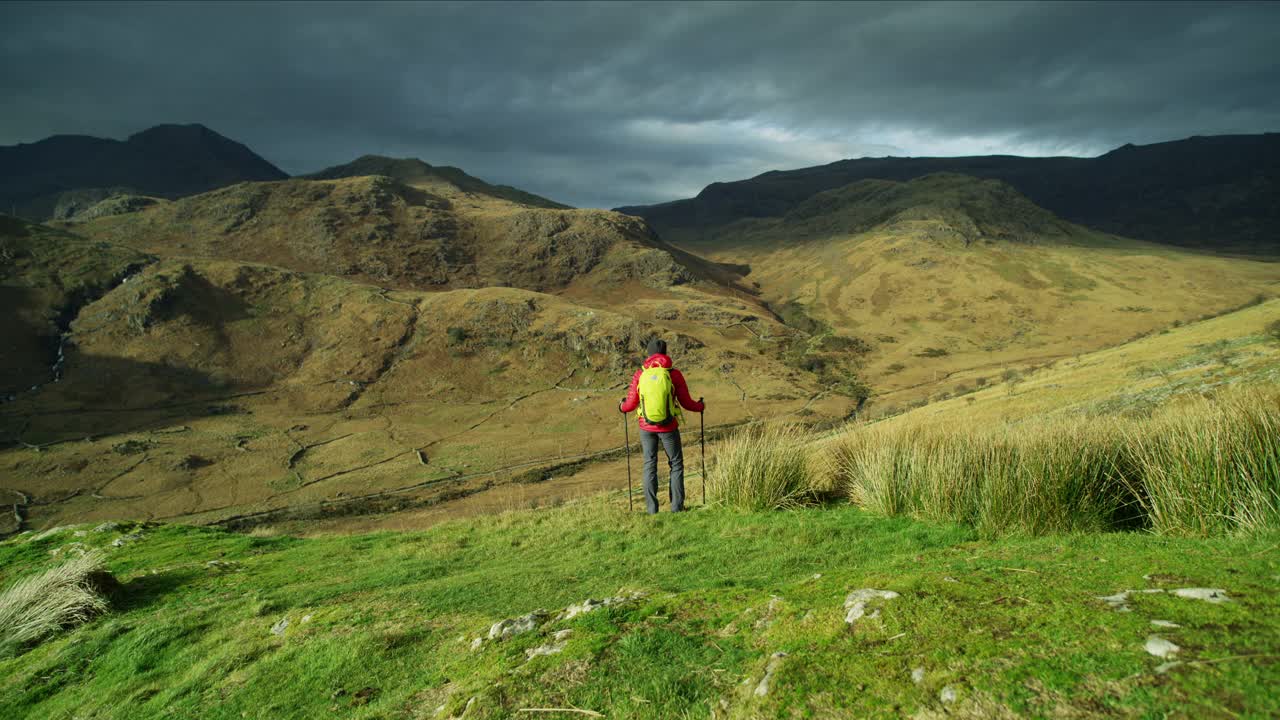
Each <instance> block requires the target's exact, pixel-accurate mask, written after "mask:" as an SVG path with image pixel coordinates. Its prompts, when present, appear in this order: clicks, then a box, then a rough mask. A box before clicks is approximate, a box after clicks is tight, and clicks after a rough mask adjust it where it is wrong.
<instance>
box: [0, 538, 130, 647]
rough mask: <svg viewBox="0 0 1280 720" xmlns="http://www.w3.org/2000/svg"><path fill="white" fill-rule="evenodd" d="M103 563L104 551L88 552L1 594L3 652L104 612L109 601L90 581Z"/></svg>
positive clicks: (0, 636) (0, 640)
mask: <svg viewBox="0 0 1280 720" xmlns="http://www.w3.org/2000/svg"><path fill="white" fill-rule="evenodd" d="M102 563H103V555H102V553H101V552H96V551H93V552H86V553H84V554H82V555H79V556H73V557H72V558H71V559H70V560H68V561H67V562H65V563H63V564H61V565H59V566H57V567H55V568H53V569H51V570H48V571H46V572H44V573H41V574H39V575H35V576H33V577H29V578H26V579H23V580H19V581H18V582H16V583H14V584H13V585H11V586H9V587H8V588H6V589H5V590H4V592H3V593H0V654H5V653H10V652H14V651H15V650H18V649H20V648H22V647H24V646H26V645H29V644H31V643H33V642H37V641H39V640H40V639H42V638H44V637H46V636H48V635H49V634H51V633H53V632H56V631H58V630H59V629H62V628H65V627H69V626H71V625H76V624H78V623H82V622H84V621H86V620H88V619H89V618H91V617H93V616H94V615H97V614H99V613H101V612H103V611H105V610H106V609H107V600H106V598H104V597H102V595H100V594H99V592H98V590H97V588H95V587H94V585H93V584H92V582H91V576H92V575H93V574H94V573H96V572H99V571H101V570H102Z"/></svg>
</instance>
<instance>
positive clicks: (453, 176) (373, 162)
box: [306, 155, 570, 210]
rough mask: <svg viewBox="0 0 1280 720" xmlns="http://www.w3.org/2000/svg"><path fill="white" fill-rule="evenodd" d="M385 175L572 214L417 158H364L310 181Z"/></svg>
mask: <svg viewBox="0 0 1280 720" xmlns="http://www.w3.org/2000/svg"><path fill="white" fill-rule="evenodd" d="M367 175H385V176H387V177H390V178H394V179H396V180H398V181H400V182H402V183H404V184H406V185H413V186H415V187H420V188H423V189H432V188H435V189H436V190H437V191H443V192H444V193H446V194H448V193H450V192H457V191H462V192H465V193H469V194H471V195H480V196H488V197H494V198H499V199H502V200H507V201H510V202H514V203H518V204H521V205H528V206H530V207H540V208H553V209H558V210H568V209H570V207H569V206H568V205H563V204H561V203H558V202H555V201H554V200H548V199H547V198H544V197H542V196H540V195H534V194H533V193H529V192H525V191H523V190H520V189H518V188H513V187H511V186H510V185H490V184H489V183H487V182H485V181H483V180H480V179H479V178H474V177H472V176H470V175H468V174H467V173H465V172H463V171H462V169H460V168H456V167H451V166H448V165H430V164H428V163H425V162H423V161H421V160H419V159H417V158H389V157H384V156H381V155H363V156H361V157H358V158H356V159H355V160H353V161H351V162H349V163H346V164H345V165H336V166H334V167H331V168H325V169H324V170H321V171H319V172H317V173H312V174H311V175H307V176H306V177H308V178H310V179H313V180H336V179H339V178H349V177H362V176H367Z"/></svg>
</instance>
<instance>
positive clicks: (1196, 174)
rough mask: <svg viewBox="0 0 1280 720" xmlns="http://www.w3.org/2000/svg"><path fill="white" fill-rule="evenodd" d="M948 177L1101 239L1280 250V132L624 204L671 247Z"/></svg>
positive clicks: (879, 170)
mask: <svg viewBox="0 0 1280 720" xmlns="http://www.w3.org/2000/svg"><path fill="white" fill-rule="evenodd" d="M937 172H953V173H960V174H966V175H973V176H975V177H981V178H986V179H997V180H1002V181H1004V182H1006V183H1008V184H1010V185H1012V186H1013V187H1014V188H1016V189H1017V190H1018V191H1019V192H1021V193H1023V194H1024V195H1026V196H1027V197H1028V198H1030V199H1031V200H1032V201H1033V202H1035V203H1036V204H1037V205H1040V206H1042V207H1044V208H1045V209H1047V210H1050V211H1052V212H1054V213H1055V214H1058V215H1060V216H1062V217H1063V218H1064V219H1066V220H1069V221H1071V222H1076V223H1080V224H1083V225H1087V226H1090V227H1093V228H1095V229H1098V230H1102V231H1105V232H1111V233H1115V234H1119V235H1125V236H1129V237H1135V238H1138V239H1141V240H1150V241H1152V242H1160V243H1165V244H1173V245H1182V246H1193V247H1202V248H1209V249H1218V250H1235V251H1247V252H1254V253H1261V254H1272V255H1274V254H1278V253H1280V232H1277V230H1280V205H1277V203H1275V202H1274V198H1275V197H1276V195H1277V193H1280V133H1264V134H1260V135H1220V136H1209V137H1204V136H1196V137H1192V138H1187V139H1184V140H1174V141H1169V142H1164V143H1155V144H1151V145H1143V146H1136V145H1125V146H1122V147H1120V148H1116V149H1115V150H1112V151H1111V152H1108V153H1106V154H1104V155H1101V156H1099V157H1097V158H1073V157H1047V158H1028V157H1019V156H1010V155H991V156H969V157H954V158H936V157H920V158H897V157H884V158H858V159H847V160H839V161H836V162H833V163H828V164H826V165H818V166H813V167H807V168H799V169H796V170H773V171H769V172H766V173H761V174H760V175H757V176H755V177H752V178H748V179H744V180H736V181H730V182H717V183H712V184H710V185H708V186H707V187H705V188H703V190H702V191H701V192H699V193H698V195H697V196H695V197H693V198H686V199H682V200H673V201H670V202H667V203H661V204H656V205H636V206H622V207H619V208H616V209H617V210H618V211H619V212H623V213H627V214H632V215H638V216H640V217H643V218H645V219H646V220H648V221H649V222H650V223H651V224H652V225H654V227H655V228H656V229H657V230H658V231H659V232H661V233H663V234H664V235H669V236H670V237H669V239H671V240H672V241H674V242H677V243H679V242H690V241H692V242H696V241H697V239H698V238H699V237H700V236H702V235H703V234H704V232H703V231H704V230H707V229H709V228H714V227H717V226H722V225H724V224H726V223H729V222H732V221H734V220H736V219H740V218H750V217H778V216H780V215H783V214H785V213H786V212H788V211H789V210H791V209H792V208H794V207H795V206H796V205H798V204H799V203H800V202H802V201H803V200H805V199H807V198H809V197H811V196H813V195H815V194H817V193H819V192H823V191H825V190H831V189H834V188H838V187H842V186H844V185H847V184H849V183H851V182H856V181H858V180H866V179H883V180H897V181H903V180H910V179H913V178H916V177H921V176H924V175H929V174H932V173H937Z"/></svg>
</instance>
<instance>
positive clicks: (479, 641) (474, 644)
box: [471, 637, 484, 652]
mask: <svg viewBox="0 0 1280 720" xmlns="http://www.w3.org/2000/svg"><path fill="white" fill-rule="evenodd" d="M481 647H484V638H482V637H478V638H476V639H475V640H472V641H471V652H475V651H477V650H479V649H480V648H481Z"/></svg>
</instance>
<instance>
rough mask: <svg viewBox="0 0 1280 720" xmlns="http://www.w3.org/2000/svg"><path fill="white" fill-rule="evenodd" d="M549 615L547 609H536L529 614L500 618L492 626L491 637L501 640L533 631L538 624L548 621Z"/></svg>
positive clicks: (490, 629) (491, 638)
mask: <svg viewBox="0 0 1280 720" xmlns="http://www.w3.org/2000/svg"><path fill="white" fill-rule="evenodd" d="M548 617H549V616H548V614H547V611H546V610H534V611H533V612H531V613H529V614H527V615H521V616H520V617H515V618H507V619H506V620H499V621H498V622H496V623H494V624H493V625H492V626H490V628H489V639H490V640H499V639H504V638H509V637H512V636H514V635H523V634H525V633H527V632H533V631H534V630H537V629H538V626H540V625H542V624H543V623H544V622H546V621H547V618H548Z"/></svg>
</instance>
